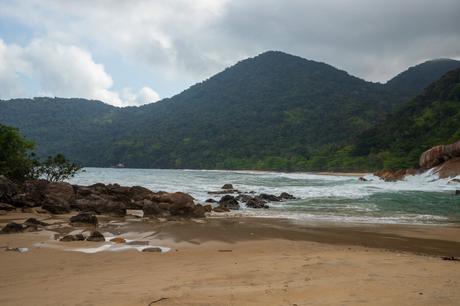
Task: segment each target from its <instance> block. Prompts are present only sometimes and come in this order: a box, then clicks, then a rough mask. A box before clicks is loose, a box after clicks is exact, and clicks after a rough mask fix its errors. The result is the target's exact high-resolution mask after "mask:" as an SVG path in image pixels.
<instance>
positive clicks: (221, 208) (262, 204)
mask: <svg viewBox="0 0 460 306" xmlns="http://www.w3.org/2000/svg"><path fill="white" fill-rule="evenodd" d="M224 186H226V185H224ZM232 190H234V189H233V186H232ZM253 194H254V192H250V193H246V194H243V193H241V192H238V195H237V196H236V197H235V196H232V195H229V194H227V195H224V196H223V197H222V198H221V199H220V200H219V201H218V202H217V203H218V206H217V207H214V208H213V211H215V212H228V211H230V210H238V209H240V202H241V203H245V204H246V207H249V208H256V209H257V208H269V206H268V204H267V203H268V202H280V201H284V200H294V199H296V198H295V197H294V196H293V195H291V194H289V193H287V192H283V193H281V194H280V195H279V196H276V195H273V194H266V193H261V194H259V195H256V196H254V195H253ZM206 202H208V203H214V202H216V201H214V200H213V199H208V200H206Z"/></svg>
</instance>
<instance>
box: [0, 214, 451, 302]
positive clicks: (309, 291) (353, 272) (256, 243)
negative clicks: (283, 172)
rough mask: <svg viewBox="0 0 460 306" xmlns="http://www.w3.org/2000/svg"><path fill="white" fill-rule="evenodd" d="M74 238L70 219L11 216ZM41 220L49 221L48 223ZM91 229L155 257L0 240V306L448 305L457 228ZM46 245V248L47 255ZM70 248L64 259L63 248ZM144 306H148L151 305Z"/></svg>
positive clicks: (214, 223)
mask: <svg viewBox="0 0 460 306" xmlns="http://www.w3.org/2000/svg"><path fill="white" fill-rule="evenodd" d="M30 216H34V217H36V218H40V219H42V220H43V219H46V221H47V222H51V221H53V222H57V223H56V224H61V225H62V227H61V228H59V229H53V230H52V231H56V232H60V233H61V235H62V234H65V233H68V232H70V231H74V230H75V229H83V230H88V229H90V228H85V227H83V228H82V227H75V226H70V227H69V226H68V225H66V224H67V223H66V222H67V221H68V218H69V217H70V215H59V216H56V215H55V216H52V215H49V216H44V215H32V214H25V213H22V214H19V213H17V214H11V215H10V216H0V223H5V222H6V221H8V220H11V219H16V220H19V217H21V218H20V220H23V219H25V218H28V217H30ZM48 217H49V219H47V218H48ZM98 218H99V219H100V225H99V226H98V227H97V230H100V231H101V232H104V233H107V232H111V233H113V234H114V236H120V237H123V235H133V234H134V233H142V232H144V233H145V234H146V236H147V238H145V239H150V241H151V243H152V244H154V245H158V246H162V247H167V248H170V251H168V252H166V253H144V252H139V251H137V250H133V249H131V250H125V251H101V252H97V253H94V254H85V253H82V252H76V251H75V249H76V248H88V247H90V248H95V247H99V246H101V245H104V244H110V242H98V243H96V242H59V241H52V236H53V232H50V231H41V232H28V233H20V234H9V235H0V246H4V245H9V246H11V247H29V248H30V250H29V251H28V252H26V253H18V252H5V251H1V250H0V269H1V270H2V276H3V279H4V280H5V282H3V283H2V284H1V285H0V304H1V305H11V306H19V305H36V306H41V305H47V306H48V305H56V306H57V305H59V306H67V305H69V306H70V305H88V306H89V305H98V306H109V305H110V306H114V305H115V306H147V305H154V304H155V305H156V304H158V305H169V306H171V305H191V306H197V305H200V306H206V305H208V306H211V305H213V306H214V305H222V306H223V305H299V306H300V305H311V304H313V305H338V304H347V305H350V304H352V305H354V304H365V305H370V304H372V305H391V304H393V305H395V304H397V305H433V304H436V305H456V304H458V301H460V292H458V286H459V285H460V280H459V279H458V275H460V265H459V264H458V262H455V261H447V260H442V259H441V258H440V256H460V227H446V226H442V227H433V226H404V225H403V226H401V225H385V226H382V225H366V226H362V225H360V226H357V225H350V224H346V225H344V224H342V225H338V224H335V225H333V224H330V223H328V224H325V223H314V224H305V225H299V224H296V223H293V222H290V221H289V220H274V219H262V220H261V219H258V218H207V219H202V220H197V219H190V220H182V221H159V220H136V219H132V218H128V217H126V218H113V217H109V216H104V215H98ZM48 244H50V246H48ZM72 250H73V251H72ZM153 302H155V303H154V304H152V303H153Z"/></svg>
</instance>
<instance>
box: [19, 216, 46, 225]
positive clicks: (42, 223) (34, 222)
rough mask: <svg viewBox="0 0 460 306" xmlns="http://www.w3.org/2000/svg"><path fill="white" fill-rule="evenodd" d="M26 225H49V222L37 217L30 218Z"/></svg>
mask: <svg viewBox="0 0 460 306" xmlns="http://www.w3.org/2000/svg"><path fill="white" fill-rule="evenodd" d="M24 225H27V226H48V225H49V224H48V223H46V222H43V221H40V220H37V219H35V218H29V219H27V220H26V221H25V222H24Z"/></svg>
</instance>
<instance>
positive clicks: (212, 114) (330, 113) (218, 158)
mask: <svg viewBox="0 0 460 306" xmlns="http://www.w3.org/2000/svg"><path fill="white" fill-rule="evenodd" d="M422 65H425V64H422ZM442 65H443V67H444V64H442ZM443 69H444V68H443ZM415 71H418V70H417V69H416V70H415ZM432 71H439V69H432ZM436 73H438V72H436ZM427 74H429V73H427ZM413 79H414V80H415V81H414V82H415V84H416V86H414V88H415V87H420V86H421V85H420V84H418V83H417V82H421V83H424V82H426V80H427V78H426V77H423V78H420V79H417V78H413ZM390 83H391V82H390ZM394 84H395V83H394V82H393V85H391V84H390V85H388V84H386V85H383V84H378V83H370V82H366V81H364V80H361V79H359V78H356V77H353V76H350V75H349V74H347V73H346V72H344V71H341V70H338V69H336V68H334V67H332V66H330V65H327V64H324V63H319V62H314V61H309V60H306V59H303V58H300V57H296V56H292V55H289V54H285V53H282V52H273V51H271V52H266V53H263V54H261V55H259V56H256V57H254V58H250V59H247V60H244V61H241V62H239V63H237V64H236V65H234V66H232V67H230V68H228V69H226V70H224V71H223V72H221V73H219V74H217V75H215V76H213V77H211V78H210V79H208V80H205V81H203V82H201V83H199V84H196V85H194V86H192V87H191V88H189V89H187V90H185V91H184V92H182V93H180V94H178V95H176V96H174V97H172V98H170V99H164V100H162V101H160V102H157V103H154V104H149V105H145V106H142V107H130V108H115V107H112V106H109V105H106V104H104V103H102V102H97V101H88V100H82V99H58V98H56V99H53V98H36V99H21V100H11V101H0V123H3V124H7V125H12V126H16V127H18V128H19V129H20V131H21V132H22V133H23V134H24V135H25V136H26V137H28V138H30V139H33V140H35V141H36V143H37V151H38V153H39V154H40V155H41V156H43V157H46V156H47V155H51V154H56V153H64V154H65V155H66V156H67V157H68V158H70V159H72V160H75V161H78V162H80V163H82V164H83V165H87V166H110V165H113V164H117V163H124V164H125V165H127V166H129V167H145V168H147V167H152V168H153V167H155V168H227V169H229V168H233V169H235V168H238V169H242V168H253V169H254V168H257V169H277V170H281V169H282V170H326V169H329V170H349V169H357V168H359V167H362V168H364V167H369V165H373V164H372V163H369V162H367V161H366V157H363V156H362V155H361V156H358V157H356V156H352V155H351V152H352V151H353V150H354V149H355V147H356V146H352V145H351V144H353V141H354V140H355V139H356V138H357V137H358V136H359V135H361V133H363V131H366V130H369V129H371V128H372V127H374V126H375V124H377V123H378V122H380V121H382V120H383V119H384V118H385V117H386V116H387V115H388V114H389V113H391V112H392V111H394V110H396V109H398V108H399V107H400V106H401V104H403V102H405V101H407V100H409V98H411V97H413V95H412V94H411V93H409V91H407V90H400V89H398V88H399V87H401V86H395V85H394ZM417 84H418V85H417ZM412 90H413V89H412ZM331 156H333V157H334V158H332V159H331V158H330V157H331Z"/></svg>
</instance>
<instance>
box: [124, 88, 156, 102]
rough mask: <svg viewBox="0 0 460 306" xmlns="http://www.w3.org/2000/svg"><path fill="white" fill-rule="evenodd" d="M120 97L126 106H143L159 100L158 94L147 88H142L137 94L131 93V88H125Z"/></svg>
mask: <svg viewBox="0 0 460 306" xmlns="http://www.w3.org/2000/svg"><path fill="white" fill-rule="evenodd" d="M121 96H122V97H123V100H124V101H125V104H126V105H144V104H148V103H155V102H157V101H159V100H160V96H159V95H158V93H157V92H155V91H154V90H153V89H152V88H150V87H148V86H145V87H143V88H142V89H141V90H140V91H139V92H138V93H137V94H136V93H133V92H132V89H131V88H129V87H125V88H124V89H123V91H122V95H121Z"/></svg>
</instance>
